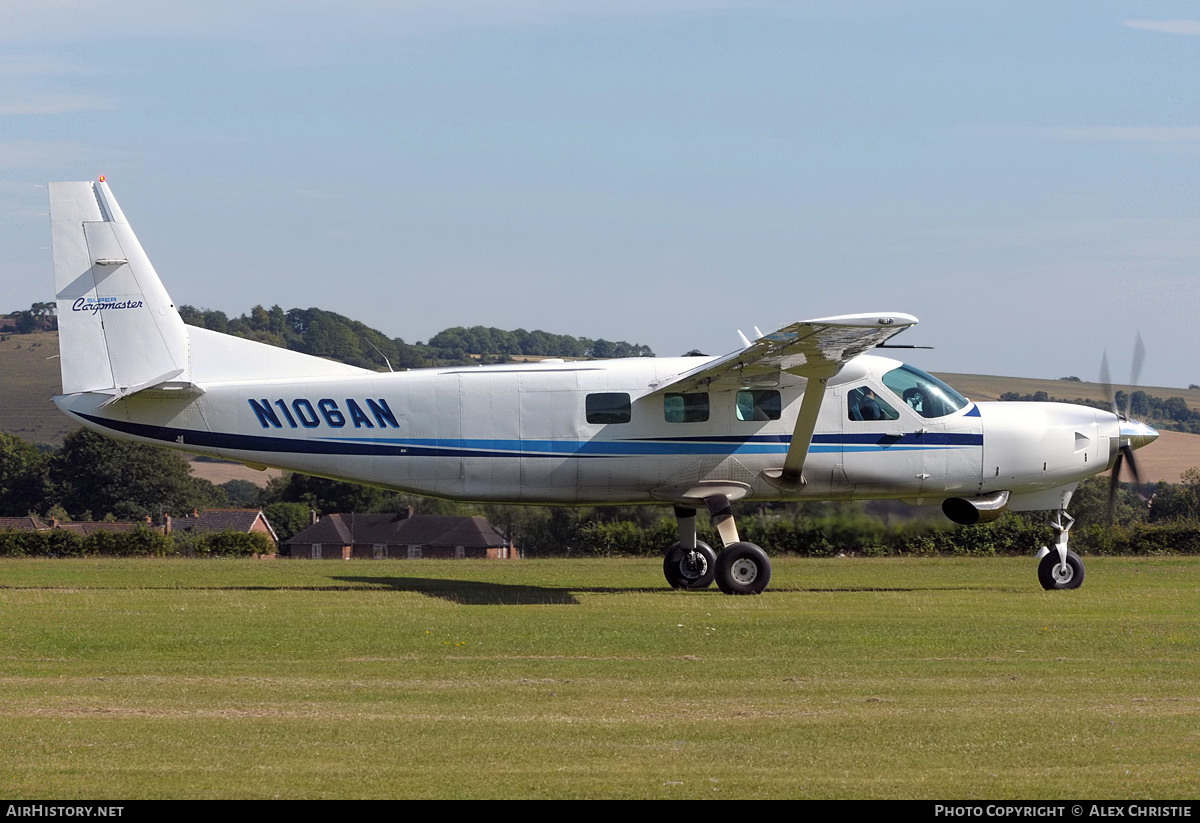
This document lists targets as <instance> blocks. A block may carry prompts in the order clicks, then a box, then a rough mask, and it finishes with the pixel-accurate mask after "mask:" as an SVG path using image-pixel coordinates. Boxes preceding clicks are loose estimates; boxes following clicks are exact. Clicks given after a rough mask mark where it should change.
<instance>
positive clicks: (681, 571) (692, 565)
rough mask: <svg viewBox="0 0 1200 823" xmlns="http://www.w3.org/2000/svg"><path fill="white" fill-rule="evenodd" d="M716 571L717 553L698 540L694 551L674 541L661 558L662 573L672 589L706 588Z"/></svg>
mask: <svg viewBox="0 0 1200 823" xmlns="http://www.w3.org/2000/svg"><path fill="white" fill-rule="evenodd" d="M716 573H717V553H716V552H714V551H713V550H712V547H711V546H709V545H708V544H707V543H701V542H700V541H699V540H697V541H696V551H695V552H694V553H693V552H690V551H688V550H687V549H685V548H684V547H683V544H682V543H676V544H675V545H674V546H672V547H671V548H670V549H668V550H667V556H666V557H665V558H663V574H664V575H665V576H666V578H667V582H668V583H670V584H671V588H673V589H707V588H708V587H709V586H711V585H712V583H713V577H714V576H715V575H716Z"/></svg>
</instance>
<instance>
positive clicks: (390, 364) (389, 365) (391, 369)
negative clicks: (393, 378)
mask: <svg viewBox="0 0 1200 823" xmlns="http://www.w3.org/2000/svg"><path fill="white" fill-rule="evenodd" d="M363 340H367V338H365V337H364V338H363ZM367 345H368V346H370V347H371V348H373V349H374V350H375V351H377V352H379V356H380V357H382V358H383V362H384V363H387V367H388V371H390V372H393V373H394V372H395V371H396V370H395V369H393V368H392V361H391V360H388V359H387V355H386V354H384V353H383V352H381V351H379V347H378V346H376V345H375V344H374V343H372V342H371V341H370V340H367Z"/></svg>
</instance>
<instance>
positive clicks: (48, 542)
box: [0, 527, 275, 557]
mask: <svg viewBox="0 0 1200 823" xmlns="http://www.w3.org/2000/svg"><path fill="white" fill-rule="evenodd" d="M274 551H275V547H274V545H273V544H272V543H271V541H270V539H269V538H267V536H266V535H263V534H243V533H241V532H213V533H211V534H199V535H181V536H178V537H174V536H167V535H165V534H162V533H161V532H157V531H154V530H152V529H147V528H142V527H138V528H136V529H134V530H133V531H129V532H122V533H113V532H100V531H98V532H93V533H92V534H89V535H88V536H87V537H80V536H79V535H77V534H73V533H71V532H68V531H64V530H63V529H46V530H45V531H39V532H26V531H0V557H90V556H99V557H168V556H184V557H247V556H249V555H252V554H270V553H271V552H274Z"/></svg>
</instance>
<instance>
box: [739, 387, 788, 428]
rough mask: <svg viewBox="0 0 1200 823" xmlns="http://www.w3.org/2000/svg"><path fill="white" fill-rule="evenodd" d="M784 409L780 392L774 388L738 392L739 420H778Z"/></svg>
mask: <svg viewBox="0 0 1200 823" xmlns="http://www.w3.org/2000/svg"><path fill="white" fill-rule="evenodd" d="M782 409H783V404H782V403H781V402H780V399H779V392H777V391H775V390H774V389H766V390H761V391H749V390H748V391H740V392H738V393H737V419H738V420H755V421H764V420H778V419H779V414H780V412H781V411H782Z"/></svg>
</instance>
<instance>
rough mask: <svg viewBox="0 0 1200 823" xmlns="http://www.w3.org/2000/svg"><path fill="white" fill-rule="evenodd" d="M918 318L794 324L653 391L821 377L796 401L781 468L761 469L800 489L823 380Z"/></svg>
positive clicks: (747, 385)
mask: <svg viewBox="0 0 1200 823" xmlns="http://www.w3.org/2000/svg"><path fill="white" fill-rule="evenodd" d="M916 323H917V318H915V317H913V316H912V315H911V314H897V313H880V314H847V315H842V316H840V317H822V318H820V319H817V320H805V321H802V322H800V323H793V324H791V325H790V326H784V327H783V328H782V329H780V330H779V331H777V332H774V333H772V334H767V335H764V336H762V337H760V338H759V339H757V340H755V341H754V342H753V343H751V344H750V345H749V346H747V347H746V348H744V349H741V350H740V351H735V352H733V353H731V354H727V355H725V356H724V357H718V358H717V359H716V360H710V361H708V362H707V363H704V364H703V365H701V366H699V367H698V368H695V369H692V370H691V371H687V372H684V373H682V374H679V375H676V376H675V377H671V378H668V379H667V380H666V381H665V382H663V383H660V384H659V385H657V386H655V387H654V391H652V392H651V394H652V395H653V394H666V393H676V392H678V393H681V394H686V393H688V392H695V391H704V390H706V389H727V390H728V389H739V388H750V387H753V386H765V385H772V384H774V383H776V382H778V378H779V373H780V372H787V373H788V374H794V375H796V376H798V377H806V378H808V379H809V381H810V382H809V385H810V386H812V385H814V384H813V382H812V381H814V380H816V381H819V385H820V386H821V391H805V393H804V399H803V400H802V401H801V402H800V413H799V415H798V416H797V418H796V428H795V430H794V431H793V432H792V442H791V445H789V446H788V453H787V457H786V458H785V460H784V463H783V467H782V468H780V469H771V470H768V471H767V472H766V473H764V476H765V477H766V479H767V480H768V481H770V482H771V483H774V484H775V485H777V486H780V487H781V488H785V489H790V490H798V489H800V488H802V487H803V486H804V485H805V482H806V481H805V480H804V477H803V474H802V471H803V468H804V460H805V458H806V457H807V456H808V447H809V445H810V444H811V443H812V436H813V430H814V429H815V428H816V425H817V415H818V414H819V413H820V411H821V401H822V400H823V399H824V397H825V391H824V386H825V383H826V381H828V380H829V378H831V377H833V376H834V375H835V374H837V373H838V372H839V371H840V370H841V368H842V366H843V365H844V364H846V363H848V362H849V361H850V360H852V359H854V358H855V357H858V356H859V355H860V354H863V353H864V352H866V351H868V350H870V349H872V348H874V347H875V346H878V345H879V344H880V343H883V342H884V341H885V340H887V339H888V338H890V337H892V336H893V335H896V334H899V333H900V332H902V331H904V330H905V329H907V328H908V327H909V326H914V325H916Z"/></svg>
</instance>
